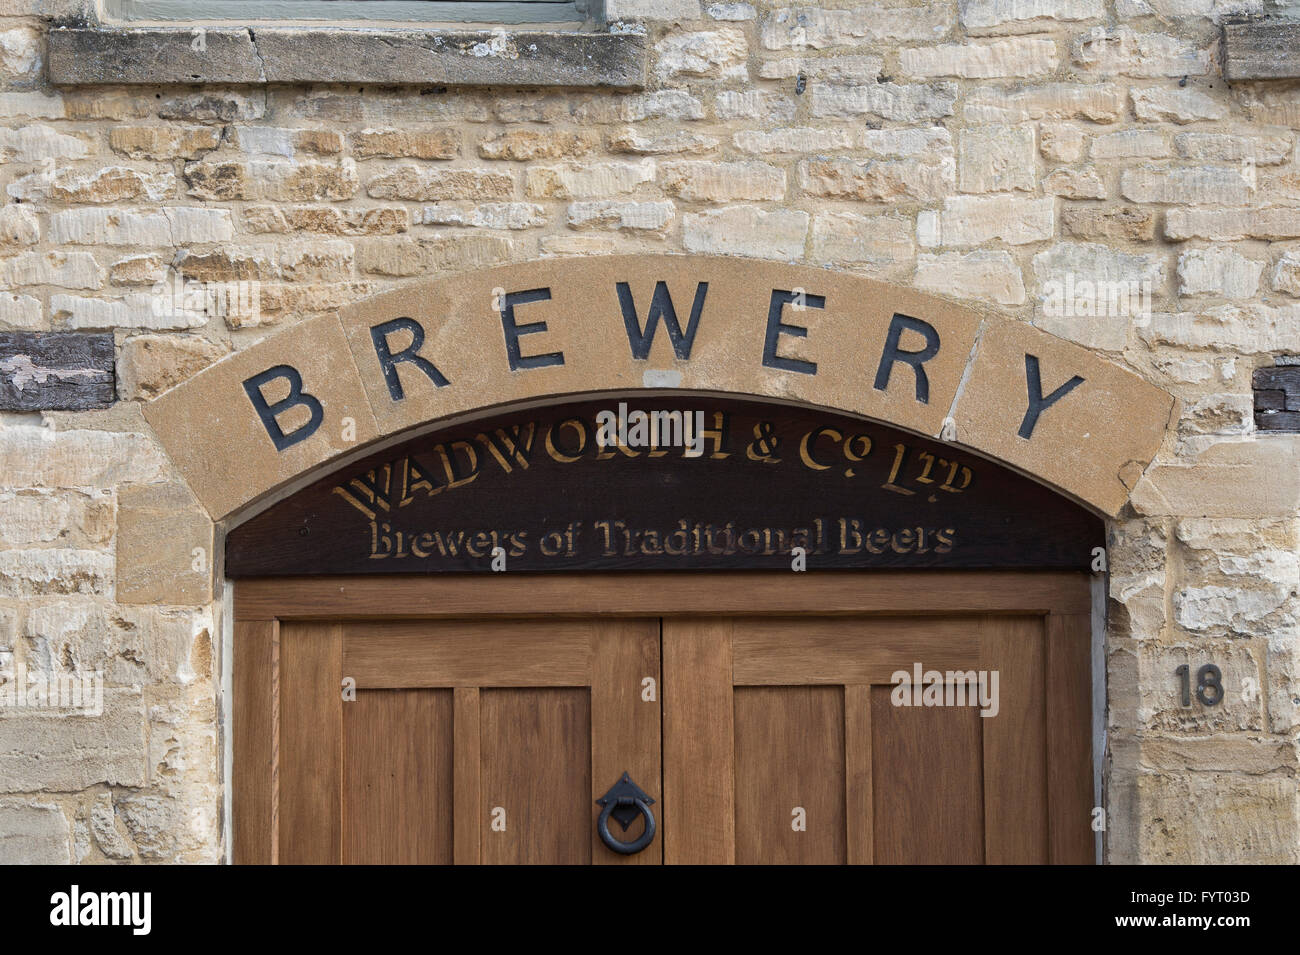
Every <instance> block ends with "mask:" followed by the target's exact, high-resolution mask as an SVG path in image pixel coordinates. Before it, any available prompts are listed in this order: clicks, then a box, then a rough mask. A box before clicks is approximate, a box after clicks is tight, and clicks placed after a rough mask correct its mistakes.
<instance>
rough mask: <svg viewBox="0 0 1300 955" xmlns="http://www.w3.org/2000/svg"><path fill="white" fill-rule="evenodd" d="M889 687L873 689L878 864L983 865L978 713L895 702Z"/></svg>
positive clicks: (982, 813) (876, 850)
mask: <svg viewBox="0 0 1300 955" xmlns="http://www.w3.org/2000/svg"><path fill="white" fill-rule="evenodd" d="M890 691H891V687H888V686H875V687H872V689H871V726H872V739H873V742H874V747H873V753H872V759H871V769H872V790H873V792H874V796H875V807H874V808H875V821H874V829H875V833H874V835H875V861H876V863H877V864H883V865H889V864H900V863H901V864H910V863H923V864H946V865H963V864H965V865H969V864H977V863H981V862H983V861H984V793H983V788H984V786H983V783H984V780H983V766H982V758H981V756H982V753H981V750H982V746H981V742H980V715H979V711H978V710H976V709H975V708H973V707H965V706H963V707H924V706H911V707H904V706H894V705H893V703H892V702H891V701H890V698H889V697H890Z"/></svg>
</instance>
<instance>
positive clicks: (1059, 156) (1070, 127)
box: [1038, 123, 1084, 162]
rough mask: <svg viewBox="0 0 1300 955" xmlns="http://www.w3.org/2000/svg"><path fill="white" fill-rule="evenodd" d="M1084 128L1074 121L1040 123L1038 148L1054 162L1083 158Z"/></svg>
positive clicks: (1046, 157) (1074, 160)
mask: <svg viewBox="0 0 1300 955" xmlns="http://www.w3.org/2000/svg"><path fill="white" fill-rule="evenodd" d="M1083 143H1084V139H1083V130H1082V129H1080V128H1079V127H1078V126H1076V125H1074V124H1073V123H1040V124H1039V126H1038V144H1039V145H1038V148H1039V151H1040V152H1042V154H1043V158H1044V159H1048V160H1051V161H1052V162H1078V161H1079V160H1080V159H1082V158H1083Z"/></svg>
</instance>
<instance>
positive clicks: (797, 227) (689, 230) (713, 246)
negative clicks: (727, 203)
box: [682, 206, 809, 262]
mask: <svg viewBox="0 0 1300 955" xmlns="http://www.w3.org/2000/svg"><path fill="white" fill-rule="evenodd" d="M808 221H809V217H808V213H806V212H800V211H796V210H794V209H773V210H771V211H767V210H764V209H759V208H757V207H756V206H731V207H730V208H727V209H718V210H715V211H710V212H702V213H698V214H690V215H687V216H685V217H684V219H683V223H682V240H683V242H684V244H685V245H686V248H687V250H688V251H691V252H709V253H718V254H722V255H745V256H756V257H758V258H768V259H781V260H784V261H787V262H789V261H794V260H795V259H798V258H801V257H802V256H803V249H804V243H805V242H806V241H807V237H808Z"/></svg>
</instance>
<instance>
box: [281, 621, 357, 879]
mask: <svg viewBox="0 0 1300 955" xmlns="http://www.w3.org/2000/svg"><path fill="white" fill-rule="evenodd" d="M342 667H343V628H342V626H341V625H339V624H312V623H284V624H281V626H280V754H279V755H280V773H279V778H280V793H279V805H278V810H279V823H280V862H282V863H286V864H289V865H337V864H338V863H339V862H340V861H341V860H342V843H341V840H340V825H339V820H340V815H341V810H342V799H341V792H340V790H341V785H340V784H341V781H342V775H343V706H344V705H345V704H344V703H343V692H342V682H343V672H342Z"/></svg>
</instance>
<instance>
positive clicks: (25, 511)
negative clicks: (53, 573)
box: [0, 488, 114, 549]
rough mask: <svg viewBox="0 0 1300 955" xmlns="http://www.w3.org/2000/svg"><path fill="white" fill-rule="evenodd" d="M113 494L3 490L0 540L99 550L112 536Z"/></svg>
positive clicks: (101, 491) (11, 543) (12, 542)
mask: <svg viewBox="0 0 1300 955" xmlns="http://www.w3.org/2000/svg"><path fill="white" fill-rule="evenodd" d="M113 528H114V517H113V494H112V492H111V491H107V490H98V489H97V490H90V491H80V490H75V489H69V490H51V489H46V488H24V489H23V490H17V491H0V543H3V544H6V545H9V546H13V547H23V546H26V545H31V544H61V545H62V546H64V547H74V548H91V549H98V548H101V547H103V546H104V545H105V544H107V543H108V542H109V541H110V540H112V537H113Z"/></svg>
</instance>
